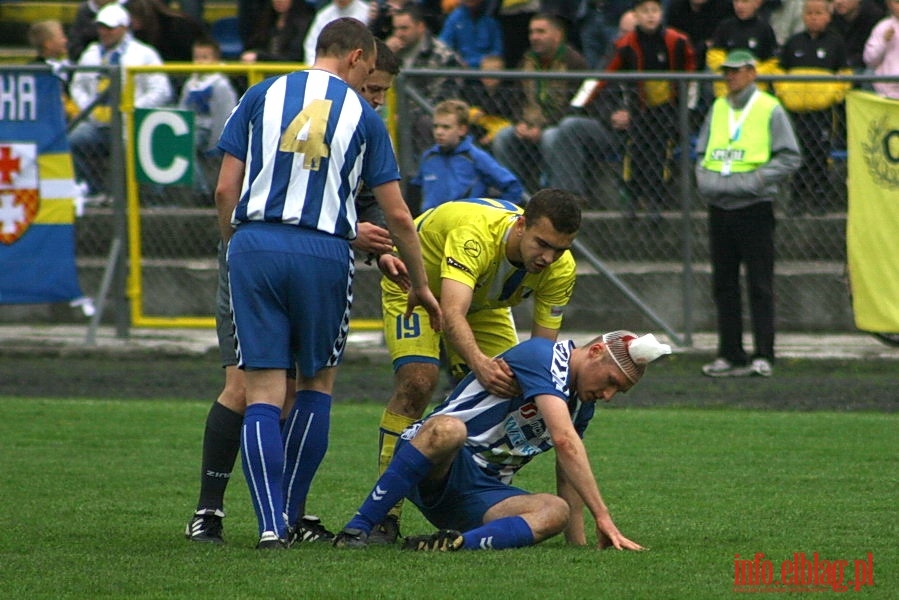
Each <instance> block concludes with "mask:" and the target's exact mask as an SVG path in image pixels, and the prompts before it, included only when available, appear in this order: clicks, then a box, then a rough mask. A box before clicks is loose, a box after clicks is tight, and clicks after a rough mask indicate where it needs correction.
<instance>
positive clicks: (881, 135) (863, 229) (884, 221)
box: [846, 91, 899, 333]
mask: <svg viewBox="0 0 899 600" xmlns="http://www.w3.org/2000/svg"><path fill="white" fill-rule="evenodd" d="M846 112H847V116H848V135H849V139H848V143H849V147H848V150H849V216H848V219H847V223H846V244H847V253H848V256H849V281H850V284H851V286H852V310H853V312H854V313H855V325H856V327H858V328H859V329H861V330H862V331H872V332H879V333H899V100H889V99H887V98H881V97H880V96H875V95H874V94H869V93H867V92H857V91H854V92H850V93H849V94H848V95H847V102H846Z"/></svg>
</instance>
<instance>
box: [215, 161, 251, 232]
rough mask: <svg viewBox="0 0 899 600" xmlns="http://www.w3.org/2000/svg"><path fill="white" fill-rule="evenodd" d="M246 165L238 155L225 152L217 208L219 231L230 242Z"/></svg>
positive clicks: (216, 193) (216, 189) (216, 199)
mask: <svg viewBox="0 0 899 600" xmlns="http://www.w3.org/2000/svg"><path fill="white" fill-rule="evenodd" d="M244 166H245V165H244V162H243V161H242V160H240V159H239V158H237V157H236V156H232V155H231V154H228V153H225V155H224V157H222V167H221V170H220V171H219V179H218V184H217V185H216V187H215V208H216V210H217V212H218V224H219V233H220V234H221V236H222V241H224V242H225V243H228V240H230V239H231V233H232V232H233V231H234V229H233V228H232V227H231V215H232V214H233V213H234V207H235V206H237V201H238V200H240V190H241V187H242V186H243V175H244Z"/></svg>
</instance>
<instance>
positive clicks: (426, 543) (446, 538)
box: [403, 529, 465, 552]
mask: <svg viewBox="0 0 899 600" xmlns="http://www.w3.org/2000/svg"><path fill="white" fill-rule="evenodd" d="M464 541H465V540H464V538H463V537H462V534H461V533H459V532H458V531H456V530H455V529H441V530H440V531H438V532H437V533H432V534H431V535H412V536H409V537H407V538H406V542H405V543H404V544H403V550H420V551H423V552H455V551H456V550H461V549H462V543H463V542H464Z"/></svg>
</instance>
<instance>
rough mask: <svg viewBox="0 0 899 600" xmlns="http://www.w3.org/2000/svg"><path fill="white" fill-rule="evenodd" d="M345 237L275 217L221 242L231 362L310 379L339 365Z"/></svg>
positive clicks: (346, 281) (346, 298)
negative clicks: (233, 342) (233, 345)
mask: <svg viewBox="0 0 899 600" xmlns="http://www.w3.org/2000/svg"><path fill="white" fill-rule="evenodd" d="M353 273H354V267H353V253H352V251H351V250H350V245H349V242H348V241H347V240H346V239H343V238H338V237H335V236H333V235H329V234H326V233H322V232H319V231H314V230H311V229H303V228H300V227H294V226H292V225H282V224H275V223H248V224H242V225H240V226H239V227H238V228H237V230H236V231H235V232H234V235H233V236H232V237H231V242H230V244H229V245H228V276H229V279H230V288H231V306H232V311H233V318H234V329H235V332H234V333H235V337H236V338H237V358H238V363H237V364H238V366H239V367H241V368H244V369H289V368H290V367H291V366H292V365H293V364H294V363H296V365H297V368H298V369H299V371H300V372H301V373H302V374H303V375H305V376H306V377H312V376H313V375H315V374H316V373H317V372H318V371H320V370H321V369H323V368H325V367H333V366H336V365H338V364H339V363H340V359H341V357H342V356H343V350H344V346H345V345H346V336H347V332H348V330H349V324H350V306H351V305H352V300H353V290H352V283H353Z"/></svg>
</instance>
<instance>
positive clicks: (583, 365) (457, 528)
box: [334, 331, 671, 551]
mask: <svg viewBox="0 0 899 600" xmlns="http://www.w3.org/2000/svg"><path fill="white" fill-rule="evenodd" d="M670 352H671V347H670V346H668V345H667V344H660V343H659V342H658V341H657V340H656V338H655V336H653V335H652V334H647V335H644V336H642V337H637V336H636V335H635V334H633V333H631V332H629V331H613V332H611V333H606V334H605V335H601V336H599V337H597V338H595V339H593V340H592V341H591V342H590V343H588V344H587V345H585V346H582V347H575V345H574V342H572V341H570V340H567V341H562V342H552V341H550V340H547V339H544V338H531V339H529V340H528V341H526V342H522V343H520V344H518V345H516V346H514V347H513V348H511V349H509V350H508V351H506V352H504V353H503V354H502V355H501V356H502V359H503V360H504V361H505V362H506V364H508V365H509V367H510V368H511V369H512V372H513V373H514V374H515V377H516V379H517V381H518V383H519V385H520V386H521V390H522V391H521V393H520V394H519V395H517V396H515V397H513V398H500V397H498V396H495V395H493V394H490V393H489V392H487V391H486V390H485V389H484V387H483V386H482V385H481V384H480V383H479V382H478V380H477V379H476V378H475V377H474V376H473V375H471V374H469V375H468V376H467V377H466V378H465V379H463V380H462V381H461V382H460V383H459V385H458V386H456V389H455V390H454V391H453V393H452V394H451V395H450V396H449V397H448V398H447V399H446V401H445V402H444V403H443V404H441V405H440V406H438V407H437V408H436V409H435V410H434V412H432V413H431V414H430V415H429V416H428V417H426V418H425V419H424V420H422V421H419V422H417V423H414V424H413V425H411V426H410V427H409V428H407V429H406V431H405V432H403V436H402V438H401V440H400V441H399V443H398V444H397V450H396V453H395V454H394V457H393V461H392V462H391V463H390V466H389V467H388V469H387V470H386V471H385V472H384V474H383V475H382V476H381V478H380V479H378V482H377V484H376V485H375V487H374V488H373V490H372V491H371V493H369V495H368V496H367V498H366V500H365V502H364V503H363V504H362V506H361V507H360V508H359V510H358V512H357V513H356V516H355V517H353V519H352V520H351V521H350V522H349V523H348V524H347V525H346V527H345V528H344V529H343V531H341V532H340V533H339V534H338V535H337V537H336V538H335V541H334V545H335V546H338V547H346V548H361V547H365V546H366V545H367V543H368V535H369V533H370V532H371V531H372V529H373V528H374V526H375V525H376V524H378V523H380V522H381V520H382V519H383V518H384V515H386V514H387V511H388V510H389V509H390V507H391V506H393V505H394V503H396V502H397V501H398V500H399V499H400V498H402V497H403V496H405V497H407V498H409V499H410V500H411V501H412V502H413V503H414V504H415V505H416V506H417V507H418V508H419V509H420V510H421V512H422V514H424V516H425V517H426V518H427V519H428V521H430V522H431V523H432V524H433V525H435V526H436V527H438V528H440V530H439V531H437V532H436V533H433V534H430V535H424V536H413V537H407V538H406V542H405V545H404V548H405V549H408V550H437V551H452V550H461V549H471V550H479V549H480V550H485V549H493V550H501V549H505V548H518V547H523V546H530V545H533V544H536V543H538V542H541V541H543V540H545V539H547V538H550V537H552V536H554V535H557V534H559V533H562V532H563V531H564V532H565V538H566V540H567V541H568V542H569V543H571V544H574V545H580V546H583V545H586V544H587V536H586V532H585V527H584V518H583V514H584V511H583V507H584V506H586V507H587V509H588V510H589V511H590V514H591V515H592V516H593V519H594V521H595V523H596V543H597V547H598V548H605V547H609V546H612V547H614V548H616V549H618V550H642V549H643V547H642V546H640V545H639V544H637V543H636V542H634V541H632V540H629V539H628V538H626V537H625V536H624V535H622V534H621V532H620V531H618V528H617V527H616V526H615V523H614V522H613V521H612V517H611V516H610V515H609V509H608V508H607V507H606V505H605V503H604V502H603V499H602V496H601V495H600V492H599V486H598V485H597V483H596V478H595V477H594V475H593V471H592V469H591V467H590V461H589V458H588V456H587V451H586V449H585V447H584V443H583V441H582V438H583V435H584V431H585V430H586V428H587V425H588V423H589V421H590V419H591V418H592V417H593V414H594V410H595V407H596V401H597V400H602V401H605V402H608V401H609V400H611V399H612V397H613V396H614V395H615V394H616V393H618V392H626V391H628V390H629V389H631V388H632V387H633V386H634V385H635V384H636V383H637V381H639V379H640V378H641V377H642V376H643V373H644V372H645V370H646V365H647V364H649V363H650V362H652V361H653V360H655V359H657V358H659V357H660V356H662V355H664V354H669V353H670ZM552 448H555V450H556V474H557V495H556V494H550V493H529V492H526V491H525V490H523V489H521V488H517V487H514V486H512V485H511V482H512V477H513V475H514V474H515V473H516V472H517V471H518V469H520V468H521V467H523V466H524V465H525V464H527V463H528V462H529V461H530V460H531V459H532V458H533V457H534V456H536V455H538V454H541V453H543V452H546V451H548V450H550V449H552Z"/></svg>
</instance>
